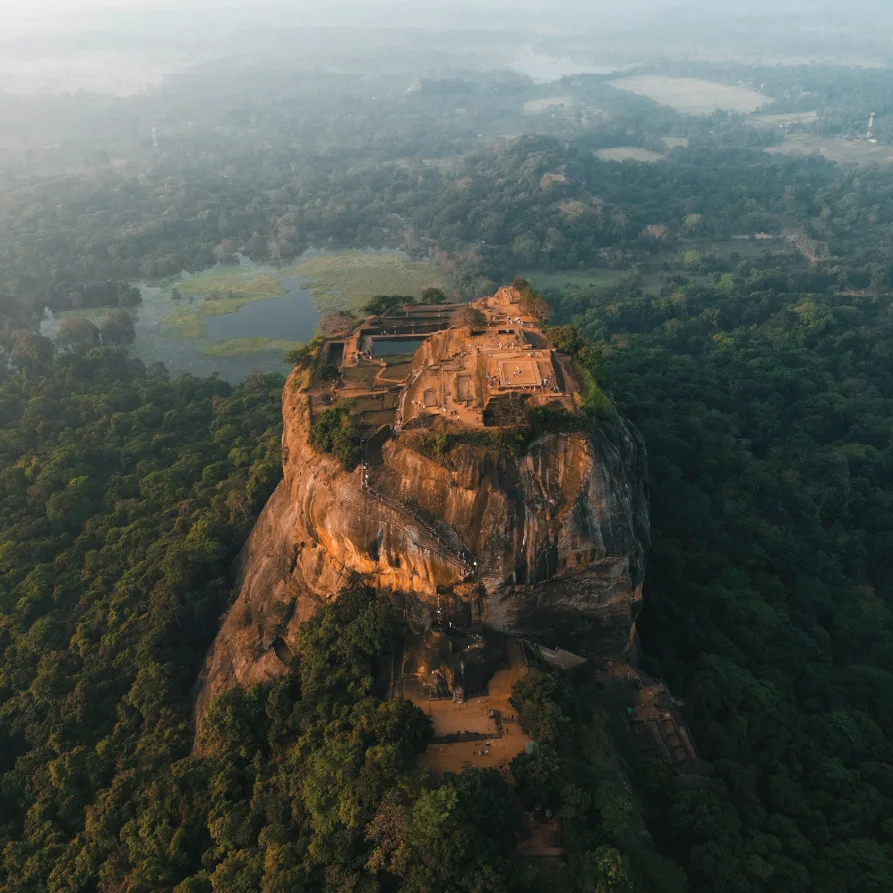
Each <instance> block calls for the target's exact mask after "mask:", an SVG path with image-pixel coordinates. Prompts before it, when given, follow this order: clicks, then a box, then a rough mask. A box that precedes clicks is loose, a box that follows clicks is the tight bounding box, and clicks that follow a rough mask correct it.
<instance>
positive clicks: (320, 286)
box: [283, 251, 453, 310]
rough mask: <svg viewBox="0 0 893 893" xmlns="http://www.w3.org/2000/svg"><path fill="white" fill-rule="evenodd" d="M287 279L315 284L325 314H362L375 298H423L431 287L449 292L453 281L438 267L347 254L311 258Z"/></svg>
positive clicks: (385, 256) (317, 300) (388, 257)
mask: <svg viewBox="0 0 893 893" xmlns="http://www.w3.org/2000/svg"><path fill="white" fill-rule="evenodd" d="M283 275H284V276H287V277H294V278H297V279H306V280H309V281H311V282H312V289H311V294H312V295H313V300H314V302H315V303H316V305H317V306H318V307H319V308H320V309H321V310H335V309H338V310H340V309H344V310H358V309H359V308H360V307H362V306H363V304H365V303H367V302H368V301H369V299H370V298H372V297H374V296H375V295H415V296H416V297H418V296H419V294H421V291H422V289H423V288H426V287H427V286H429V285H433V286H438V287H439V288H442V289H444V290H445V291H449V290H450V289H451V288H452V285H453V284H452V282H451V281H450V278H449V277H448V276H447V275H446V274H445V273H444V272H443V271H442V270H441V269H440V268H439V267H437V266H435V265H434V264H429V263H423V262H421V261H412V260H409V259H407V258H405V257H402V256H400V255H398V254H366V253H363V252H359V251H357V252H346V253H344V254H333V255H325V256H322V257H311V258H308V259H307V260H302V261H300V262H299V263H297V264H295V265H294V266H293V267H290V268H289V269H287V270H285V271H283Z"/></svg>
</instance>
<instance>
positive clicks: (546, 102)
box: [524, 96, 574, 115]
mask: <svg viewBox="0 0 893 893" xmlns="http://www.w3.org/2000/svg"><path fill="white" fill-rule="evenodd" d="M573 104H574V101H573V99H571V97H570V96H548V97H546V98H544V99H528V100H527V102H525V103H524V114H525V115H538V114H540V113H541V112H548V111H549V110H550V109H560V108H562V107H563V108H566V109H569V108H571V106H572V105H573Z"/></svg>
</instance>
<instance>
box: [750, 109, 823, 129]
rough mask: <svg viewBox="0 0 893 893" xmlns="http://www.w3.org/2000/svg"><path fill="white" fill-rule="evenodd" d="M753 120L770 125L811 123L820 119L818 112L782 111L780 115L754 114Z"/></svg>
mask: <svg viewBox="0 0 893 893" xmlns="http://www.w3.org/2000/svg"><path fill="white" fill-rule="evenodd" d="M751 120H753V121H756V122H757V123H758V124H766V125H768V126H769V127H777V126H778V125H780V124H811V123H812V122H813V121H818V120H819V113H818V112H781V113H780V114H778V115H752V116H751Z"/></svg>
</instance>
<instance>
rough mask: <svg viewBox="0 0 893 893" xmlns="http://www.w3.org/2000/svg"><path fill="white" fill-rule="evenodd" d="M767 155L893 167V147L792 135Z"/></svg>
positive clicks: (807, 134) (857, 141)
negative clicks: (820, 157) (818, 156)
mask: <svg viewBox="0 0 893 893" xmlns="http://www.w3.org/2000/svg"><path fill="white" fill-rule="evenodd" d="M766 151H767V152H769V153H771V154H773V155H821V156H822V157H823V158H827V159H828V160H829V161H837V162H839V163H840V164H872V163H874V164H881V165H890V164H893V146H887V145H882V144H881V143H869V142H866V141H864V140H844V139H835V138H834V137H827V136H814V135H813V134H810V133H791V134H788V135H787V136H785V138H784V143H783V144H782V145H780V146H770V147H769V148H768V149H766Z"/></svg>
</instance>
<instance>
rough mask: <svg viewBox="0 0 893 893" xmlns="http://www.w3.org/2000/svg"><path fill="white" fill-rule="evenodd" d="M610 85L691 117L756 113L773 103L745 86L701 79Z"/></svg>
mask: <svg viewBox="0 0 893 893" xmlns="http://www.w3.org/2000/svg"><path fill="white" fill-rule="evenodd" d="M608 83H609V84H610V85H611V86H612V87H616V88H617V89H618V90H628V91H629V92H631V93H638V94H640V95H642V96H647V97H648V98H649V99H653V100H654V101H655V102H659V103H660V104H661V105H668V106H670V107H671V108H674V109H676V110H677V111H679V112H683V113H685V114H688V115H709V114H712V113H713V112H715V111H716V110H717V109H727V110H729V111H733V112H754V111H756V110H757V109H758V108H760V107H761V106H763V105H765V104H766V103H767V102H771V100H770V99H769V98H768V97H766V96H763V95H762V94H760V93H757V92H755V91H753V90H749V89H747V88H746V87H736V86H732V85H730V84H718V83H715V82H713V81H702V80H699V79H698V78H670V77H663V76H662V75H653V74H638V75H633V76H631V77H626V78H619V79H618V80H615V81H609V82H608Z"/></svg>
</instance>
